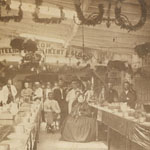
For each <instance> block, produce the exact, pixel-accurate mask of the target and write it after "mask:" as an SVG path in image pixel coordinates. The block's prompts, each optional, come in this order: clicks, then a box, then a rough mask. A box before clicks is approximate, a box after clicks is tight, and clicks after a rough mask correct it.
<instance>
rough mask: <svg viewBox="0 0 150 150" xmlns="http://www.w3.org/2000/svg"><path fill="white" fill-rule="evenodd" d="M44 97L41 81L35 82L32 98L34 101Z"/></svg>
mask: <svg viewBox="0 0 150 150" xmlns="http://www.w3.org/2000/svg"><path fill="white" fill-rule="evenodd" d="M42 98H43V89H42V88H41V87H40V83H39V82H35V83H34V90H33V97H32V100H33V101H36V100H42Z"/></svg>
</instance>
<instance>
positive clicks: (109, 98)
mask: <svg viewBox="0 0 150 150" xmlns="http://www.w3.org/2000/svg"><path fill="white" fill-rule="evenodd" d="M105 101H106V102H108V103H113V102H117V101H118V92H117V91H116V90H115V89H113V84H112V83H111V82H108V87H107V89H106V94H105Z"/></svg>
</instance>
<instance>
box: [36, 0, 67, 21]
mask: <svg viewBox="0 0 150 150" xmlns="http://www.w3.org/2000/svg"><path fill="white" fill-rule="evenodd" d="M35 4H36V8H35V12H34V13H33V21H34V22H37V23H46V24H50V23H51V24H60V23H61V22H62V21H63V20H64V19H65V14H64V11H63V7H62V6H59V10H60V17H59V18H58V17H51V18H39V13H40V8H39V6H40V5H41V4H42V0H35Z"/></svg>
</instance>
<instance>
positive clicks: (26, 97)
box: [21, 82, 33, 103]
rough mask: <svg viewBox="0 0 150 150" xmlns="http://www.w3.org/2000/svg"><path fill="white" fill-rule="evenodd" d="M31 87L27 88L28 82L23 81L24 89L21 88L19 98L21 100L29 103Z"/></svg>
mask: <svg viewBox="0 0 150 150" xmlns="http://www.w3.org/2000/svg"><path fill="white" fill-rule="evenodd" d="M32 92H33V91H32V89H31V88H29V83H28V82H25V83H24V89H22V90H21V98H22V100H23V102H25V103H29V102H30V100H31V97H32Z"/></svg>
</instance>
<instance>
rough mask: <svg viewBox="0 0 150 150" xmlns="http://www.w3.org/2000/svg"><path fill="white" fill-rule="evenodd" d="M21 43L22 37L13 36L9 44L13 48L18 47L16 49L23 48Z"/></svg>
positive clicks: (22, 41)
mask: <svg viewBox="0 0 150 150" xmlns="http://www.w3.org/2000/svg"><path fill="white" fill-rule="evenodd" d="M23 43H24V39H23V38H14V39H12V40H11V42H10V46H11V47H12V48H13V49H18V50H20V51H21V50H23Z"/></svg>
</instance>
